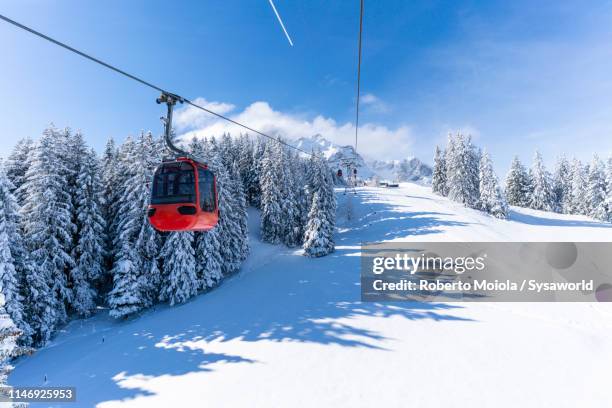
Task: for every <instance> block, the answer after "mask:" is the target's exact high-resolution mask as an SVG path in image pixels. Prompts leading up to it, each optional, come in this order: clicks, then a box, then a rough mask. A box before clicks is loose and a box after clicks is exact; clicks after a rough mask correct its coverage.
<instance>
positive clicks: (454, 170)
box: [447, 134, 480, 208]
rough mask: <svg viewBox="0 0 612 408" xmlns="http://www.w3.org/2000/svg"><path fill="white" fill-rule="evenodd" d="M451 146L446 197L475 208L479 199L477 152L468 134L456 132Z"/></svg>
mask: <svg viewBox="0 0 612 408" xmlns="http://www.w3.org/2000/svg"><path fill="white" fill-rule="evenodd" d="M451 146H452V153H451V154H450V156H449V160H450V163H448V162H447V166H448V171H449V174H448V176H447V183H448V197H449V198H450V199H451V200H453V201H456V202H458V203H462V204H464V205H466V206H468V207H472V208H475V207H476V206H477V205H478V201H479V180H478V164H479V161H480V156H479V153H478V151H477V150H476V148H475V147H474V145H473V144H472V140H471V137H469V136H468V137H465V136H463V135H461V134H458V135H457V136H456V138H455V139H454V142H453V143H452V144H451Z"/></svg>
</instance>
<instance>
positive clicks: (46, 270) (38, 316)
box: [21, 128, 75, 343]
mask: <svg viewBox="0 0 612 408" xmlns="http://www.w3.org/2000/svg"><path fill="white" fill-rule="evenodd" d="M63 143H66V140H65V134H64V133H60V132H58V131H57V130H56V129H55V128H48V129H46V130H45V131H44V132H43V135H42V137H41V139H40V140H39V142H38V144H37V146H36V148H35V151H34V153H33V155H32V156H31V163H30V166H29V168H28V171H27V172H26V176H25V183H24V185H23V187H24V189H25V190H26V191H27V195H26V197H25V201H24V205H23V207H22V209H21V212H22V214H23V217H22V220H23V231H24V233H25V237H26V242H27V248H28V250H29V253H30V255H31V259H32V261H33V262H34V264H35V265H36V271H35V273H34V275H36V276H35V277H32V279H33V281H30V282H28V285H29V286H28V287H27V289H26V290H28V291H29V294H26V302H27V303H30V304H29V305H28V307H29V308H31V315H30V316H28V317H29V319H30V324H31V325H32V328H33V329H34V330H35V332H36V336H37V339H38V340H39V341H40V342H43V343H44V342H45V341H46V340H48V339H49V337H50V335H51V332H52V331H53V330H54V328H55V327H56V325H57V324H59V323H62V322H65V321H66V319H67V317H68V314H67V307H68V306H69V305H70V303H71V298H72V291H71V290H70V288H69V286H68V281H67V276H68V273H69V271H70V269H71V268H73V267H74V260H73V258H72V256H71V250H72V245H73V241H72V239H73V234H74V230H75V227H74V224H73V223H72V214H71V202H72V201H71V197H70V194H69V191H68V189H67V188H66V185H67V180H66V175H67V174H68V173H69V171H68V169H67V168H66V165H65V163H64V161H63V160H62V157H63V152H64V147H65V146H63V145H62V144H63Z"/></svg>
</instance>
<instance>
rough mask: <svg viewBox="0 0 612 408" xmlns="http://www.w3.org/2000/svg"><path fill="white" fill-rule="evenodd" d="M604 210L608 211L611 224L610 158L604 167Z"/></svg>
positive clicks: (611, 160) (611, 185) (611, 163)
mask: <svg viewBox="0 0 612 408" xmlns="http://www.w3.org/2000/svg"><path fill="white" fill-rule="evenodd" d="M606 208H607V209H608V218H607V221H608V222H612V157H610V158H609V159H608V164H607V166H606Z"/></svg>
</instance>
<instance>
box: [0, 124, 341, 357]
mask: <svg viewBox="0 0 612 408" xmlns="http://www.w3.org/2000/svg"><path fill="white" fill-rule="evenodd" d="M188 147H189V150H190V151H191V152H192V153H193V154H194V155H195V156H196V157H202V158H205V160H206V163H207V164H208V165H209V168H211V170H213V171H214V172H215V174H216V177H217V188H218V195H219V197H218V199H219V209H220V220H219V224H218V226H217V227H216V228H215V229H213V230H212V231H210V232H207V233H190V232H180V233H159V232H157V231H155V230H154V229H153V228H152V227H151V226H150V224H149V223H148V221H147V216H146V208H147V205H148V201H149V185H150V182H151V179H152V175H153V172H154V170H155V168H156V167H157V165H158V164H159V163H160V162H161V161H162V158H163V157H165V156H169V154H168V152H167V151H165V145H164V143H163V141H162V139H160V138H156V137H154V136H153V135H152V134H151V133H144V132H143V133H142V134H140V135H139V136H138V137H128V138H127V139H126V140H125V142H124V143H123V144H121V145H120V146H116V145H115V142H114V141H113V140H112V139H111V140H109V141H108V143H107V144H106V148H105V149H104V151H103V152H102V155H101V156H99V155H98V154H96V152H95V151H93V150H92V149H91V148H89V147H88V146H87V144H86V142H85V140H84V138H83V135H82V134H81V133H80V132H73V131H71V130H70V129H62V130H60V129H57V128H55V127H49V128H48V129H46V130H45V131H44V132H43V134H42V136H41V137H40V138H39V139H38V140H36V141H33V140H30V139H24V140H21V141H19V143H18V144H17V145H16V146H15V148H14V149H13V151H12V153H11V154H10V156H9V157H8V158H7V159H6V160H4V161H3V163H2V166H1V170H0V284H1V293H2V295H3V298H4V300H5V304H4V305H3V307H4V309H5V310H6V317H7V319H8V320H9V321H11V324H13V325H14V326H11V325H7V326H6V327H9V328H10V327H15V328H16V330H13V331H11V332H10V333H9V335H7V336H8V338H9V340H10V341H12V342H15V343H16V344H19V345H20V346H24V347H29V346H33V347H37V346H41V345H44V344H45V343H46V342H48V341H49V339H50V338H51V337H52V336H53V335H54V333H55V332H56V331H57V330H58V328H60V327H61V326H62V325H63V324H65V323H66V322H67V321H68V320H70V319H71V318H73V317H85V316H90V315H91V314H92V313H94V311H95V310H96V308H98V307H108V308H109V309H110V314H111V316H114V317H116V318H121V317H125V316H130V315H133V314H135V313H138V312H139V311H141V310H143V309H146V308H149V307H151V306H152V305H155V304H156V303H158V302H167V303H169V304H170V305H173V304H176V303H182V302H185V301H186V300H188V299H189V298H191V297H193V296H195V295H196V294H199V293H202V292H206V291H207V290H210V289H211V288H213V287H215V286H217V285H219V283H220V282H221V281H222V280H223V278H224V277H226V276H229V275H231V274H233V273H235V272H236V271H238V270H239V269H240V266H241V264H242V262H243V261H244V260H245V259H246V258H247V256H248V255H249V241H248V224H247V207H248V206H254V207H257V208H259V209H260V210H261V215H262V217H261V240H263V241H265V242H270V243H282V244H284V245H287V246H288V247H300V246H303V247H304V254H305V255H309V256H323V255H326V254H328V253H330V252H332V251H333V250H334V240H333V231H334V225H335V214H336V209H335V197H334V191H333V184H332V177H331V176H332V175H331V171H330V169H329V168H328V166H327V164H326V162H325V160H323V159H322V157H320V156H318V155H316V154H313V155H312V157H310V158H303V157H301V156H298V155H297V154H296V153H294V151H292V150H290V149H288V148H287V147H286V146H285V145H284V144H282V143H279V142H278V141H275V140H268V139H263V138H258V139H252V138H250V137H248V136H246V135H242V136H240V137H237V138H232V137H230V136H229V135H223V137H221V138H220V139H215V138H210V139H207V140H197V139H193V140H192V141H191V142H190V143H189V145H188ZM0 312H2V310H0ZM0 314H2V313H0ZM3 316H4V315H3ZM5 320H6V319H5ZM17 338H18V339H17ZM18 353H19V349H18V348H15V351H14V352H13V353H12V354H11V353H7V354H8V355H7V356H6V357H10V356H11V355H13V356H14V355H16V354H18ZM5 360H6V358H5Z"/></svg>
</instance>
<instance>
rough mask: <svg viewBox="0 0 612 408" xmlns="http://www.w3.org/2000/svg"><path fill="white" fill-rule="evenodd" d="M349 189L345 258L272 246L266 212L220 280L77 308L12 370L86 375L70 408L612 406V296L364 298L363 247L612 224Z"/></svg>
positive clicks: (539, 237) (541, 236)
mask: <svg viewBox="0 0 612 408" xmlns="http://www.w3.org/2000/svg"><path fill="white" fill-rule="evenodd" d="M337 194H338V214H339V215H338V233H337V236H336V245H337V250H336V252H335V253H334V254H332V255H330V256H327V257H324V258H319V259H307V258H305V257H303V256H301V255H300V254H301V252H300V251H299V249H289V248H285V247H281V246H273V245H268V244H264V243H261V242H259V238H258V219H257V217H258V214H257V212H256V211H254V210H252V211H251V212H250V227H251V231H252V238H251V245H252V248H251V256H250V257H249V259H248V260H247V261H246V262H245V263H244V265H243V268H242V270H241V272H240V273H238V274H237V275H235V276H233V277H231V278H229V279H227V280H226V281H225V282H224V283H223V285H221V286H220V287H219V288H217V289H214V290H212V291H210V292H209V293H207V294H205V295H201V296H198V297H196V298H194V299H193V300H191V301H190V302H188V303H186V304H184V305H180V306H175V307H168V306H164V305H158V306H156V307H155V308H154V310H150V311H147V312H145V313H143V314H141V315H140V316H137V317H134V318H131V319H129V320H127V321H119V322H117V321H115V320H113V319H111V318H110V317H108V314H107V312H106V311H101V312H100V313H98V314H97V315H96V316H94V317H92V318H89V319H85V320H75V321H73V322H71V323H70V324H69V325H68V326H67V327H65V329H64V330H63V331H62V332H61V333H59V334H58V335H57V336H56V338H55V339H54V340H53V341H52V342H51V343H50V344H49V345H48V346H47V347H45V348H44V349H42V350H39V351H37V352H36V353H35V354H34V355H33V356H30V357H25V358H21V359H20V360H18V362H17V364H16V369H15V371H14V372H13V373H12V374H11V377H10V379H9V382H10V383H11V384H12V385H30V386H33V385H42V384H43V379H44V377H45V375H46V376H47V379H48V381H47V383H46V385H48V386H60V385H64V386H76V388H77V402H76V403H67V404H65V405H64V406H66V407H93V406H97V407H103V408H111V407H154V406H155V407H157V406H159V407H171V406H183V407H188V406H194V407H195V406H197V407H371V406H388V407H406V406H415V407H417V406H418V407H439V406H449V407H450V406H472V407H491V406H495V407H542V406H555V407H575V406H585V407H609V406H610V405H609V404H610V395H609V391H608V390H609V367H610V362H612V338H611V337H612V336H610V333H612V307H610V305H608V304H592V303H589V304H581V303H576V304H572V303H554V304H553V303H475V304H460V303H454V304H451V303H436V304H433V303H387V304H381V303H361V302H359V257H358V255H359V248H360V244H361V243H362V242H376V241H383V240H398V241H414V242H419V241H442V240H443V241H511V240H512V241H610V240H612V225H606V224H601V223H597V222H595V221H593V220H590V219H588V218H586V217H579V216H567V215H559V214H551V213H544V212H539V211H533V210H526V209H518V208H513V209H512V213H511V219H510V220H509V221H501V220H497V219H494V218H492V217H489V216H487V215H485V214H483V213H480V212H477V211H473V210H470V209H466V208H464V207H462V206H461V205H459V204H456V203H452V202H449V201H448V200H446V199H444V198H441V197H438V196H436V195H433V194H432V193H431V191H430V189H429V188H427V187H422V186H418V185H413V184H402V186H401V187H400V188H398V189H376V188H361V189H358V191H357V196H350V199H351V201H352V208H353V217H352V219H351V220H347V219H346V208H347V199H348V198H349V196H347V195H344V194H342V190H338V193H337ZM103 339H104V341H103ZM36 406H47V405H45V404H32V407H36ZM52 406H60V405H58V404H56V405H52Z"/></svg>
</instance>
